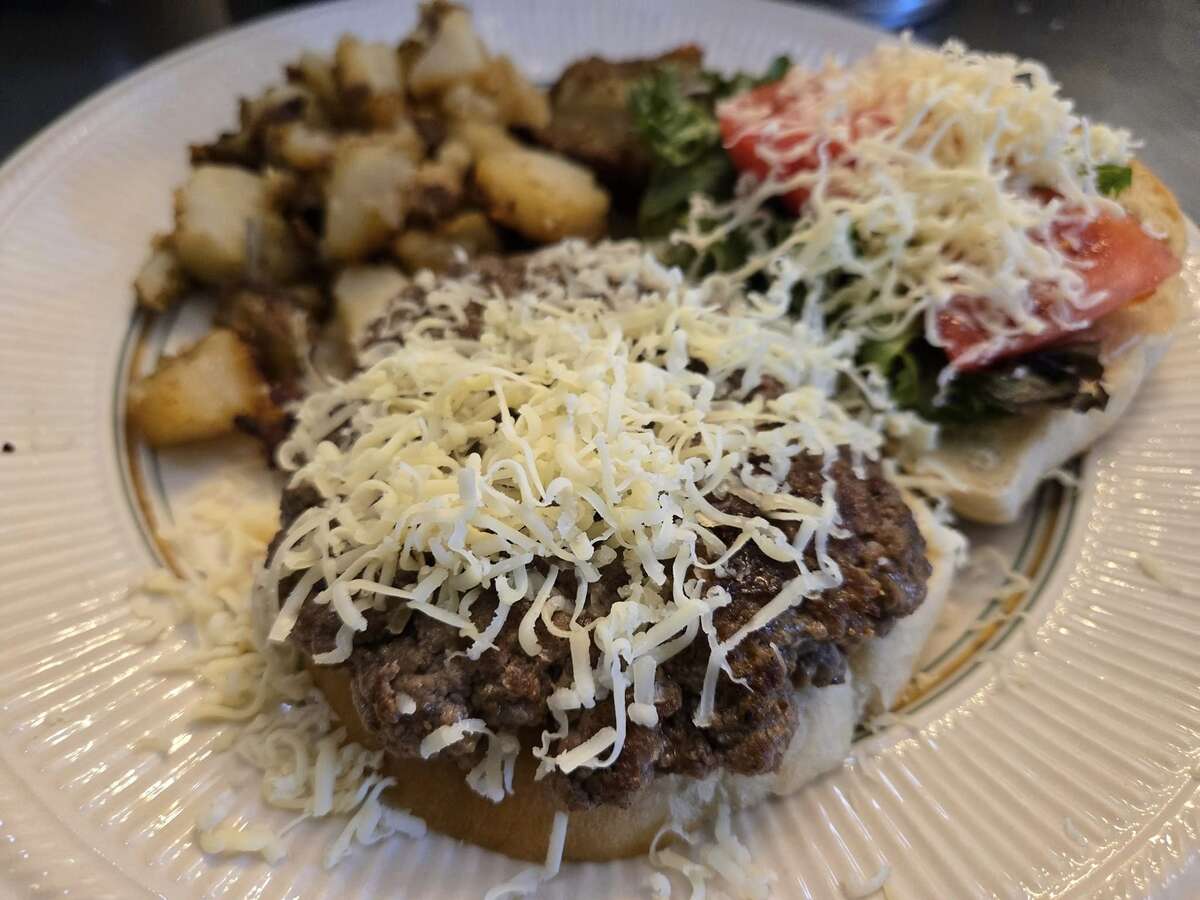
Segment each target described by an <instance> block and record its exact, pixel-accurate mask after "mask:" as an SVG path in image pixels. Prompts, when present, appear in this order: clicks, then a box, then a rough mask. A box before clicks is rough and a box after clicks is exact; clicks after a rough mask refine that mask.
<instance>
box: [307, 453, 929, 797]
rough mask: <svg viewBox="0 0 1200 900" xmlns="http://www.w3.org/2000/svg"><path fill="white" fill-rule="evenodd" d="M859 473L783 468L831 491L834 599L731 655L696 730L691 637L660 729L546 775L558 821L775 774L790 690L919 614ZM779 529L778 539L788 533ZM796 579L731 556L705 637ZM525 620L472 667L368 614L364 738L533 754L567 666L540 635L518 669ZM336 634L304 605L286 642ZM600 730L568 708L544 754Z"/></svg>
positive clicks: (906, 562) (919, 556) (906, 522)
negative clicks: (439, 732)
mask: <svg viewBox="0 0 1200 900" xmlns="http://www.w3.org/2000/svg"><path fill="white" fill-rule="evenodd" d="M859 471H860V473H861V477H860V476H859V475H856V474H855V467H854V466H853V465H852V464H851V462H850V461H849V458H848V456H847V454H846V453H842V454H841V455H839V457H838V458H837V459H836V460H834V461H833V463H832V464H831V466H830V467H829V470H828V472H824V471H823V466H822V458H820V457H815V456H808V455H802V456H799V457H797V458H796V459H795V460H794V461H793V464H792V468H791V471H790V473H789V476H788V488H789V490H790V492H791V493H793V494H794V495H796V496H799V497H805V498H808V499H811V500H815V501H819V500H820V496H821V488H822V486H823V484H824V482H825V479H826V477H831V478H833V479H834V481H835V482H836V486H837V487H836V498H837V504H838V509H839V512H840V515H841V521H842V525H843V527H844V528H845V529H846V530H847V531H848V532H849V534H850V536H849V537H845V538H834V539H831V540H830V542H829V554H830V556H831V557H832V558H833V559H834V560H835V561H836V562H837V564H838V565H839V566H840V568H841V571H842V576H843V581H842V584H841V586H840V587H838V588H836V589H834V590H831V591H827V592H825V593H824V594H823V595H821V596H819V597H817V598H814V599H809V600H805V601H804V602H803V603H802V604H800V605H799V606H797V607H795V608H793V609H790V610H788V611H786V612H784V613H783V614H781V615H779V616H778V617H776V618H775V619H774V620H772V621H771V622H770V623H769V624H768V625H766V626H765V627H764V628H761V629H759V630H758V631H756V632H753V633H751V634H750V635H748V636H747V637H745V638H744V639H743V640H742V641H741V643H740V644H738V646H737V647H736V648H735V649H734V651H733V652H732V653H731V654H730V656H729V664H730V667H731V669H732V671H733V673H734V675H735V676H736V677H737V678H739V679H744V681H745V686H742V685H739V684H735V683H734V682H732V681H731V680H730V679H729V678H727V677H725V676H722V677H721V679H720V681H719V685H718V688H717V693H716V709H715V713H714V716H713V720H712V723H711V725H710V726H709V727H707V728H699V727H697V726H696V725H695V724H694V723H693V722H692V716H693V713H694V711H695V709H696V704H697V701H698V699H699V696H700V692H701V688H702V686H703V681H704V673H705V669H706V666H707V662H708V642H707V641H706V640H704V639H703V638H702V637H701V638H700V639H698V640H696V641H695V642H694V643H693V644H692V645H691V646H690V647H689V648H687V649H686V650H685V651H684V652H682V653H680V654H679V655H678V656H676V657H674V658H673V659H671V660H668V661H667V662H666V663H664V664H663V665H662V666H660V667H659V669H658V676H657V697H656V706H657V709H658V714H659V725H658V726H657V727H655V728H644V727H641V726H636V725H633V724H632V723H631V724H630V726H629V730H628V736H627V738H626V742H625V745H624V749H623V750H622V752H621V754H620V756H619V757H618V758H617V760H616V762H615V764H614V765H613V766H611V767H610V768H607V769H598V770H591V771H588V770H576V771H575V772H573V773H572V774H571V775H569V776H566V775H562V774H560V773H556V774H555V775H554V776H552V779H553V784H554V786H555V787H556V789H557V790H558V792H559V793H560V796H561V798H562V800H563V803H564V805H565V806H566V807H567V808H571V809H580V808H586V807H589V806H592V805H595V804H600V803H616V804H624V803H627V802H628V801H629V799H630V798H631V797H632V796H633V795H634V794H635V793H636V792H637V791H638V790H639V789H641V788H642V787H645V786H646V785H647V784H649V783H650V782H651V781H652V780H653V779H654V778H655V777H656V776H658V775H659V774H668V773H681V774H685V775H689V776H694V777H699V776H703V775H705V774H706V773H708V772H710V771H712V770H713V769H715V768H717V767H720V768H723V769H725V770H727V771H731V772H737V773H740V774H746V775H755V774H762V773H766V772H771V771H773V770H775V769H776V768H777V767H778V766H779V764H780V761H781V760H782V757H783V753H784V751H785V749H786V748H787V746H788V743H789V742H790V740H791V737H792V734H793V732H794V731H795V728H796V721H797V716H796V713H797V710H796V708H795V696H794V694H795V689H796V688H798V687H802V686H805V685H808V684H813V685H817V686H823V685H829V684H837V683H839V682H841V681H842V680H844V678H845V673H846V654H847V653H848V652H849V651H850V650H851V649H852V648H854V647H855V646H857V645H859V644H861V643H862V642H864V641H866V640H869V639H871V638H873V637H876V636H881V635H884V634H887V632H888V631H889V630H890V629H891V627H892V624H893V623H894V621H895V620H896V619H898V618H900V617H902V616H906V615H908V614H909V613H911V612H913V610H915V609H916V608H917V607H918V606H919V605H920V603H921V602H922V600H924V598H925V583H926V580H927V579H928V577H929V573H930V566H929V563H928V561H927V560H926V558H925V543H924V540H923V539H922V538H921V534H920V532H919V531H918V529H917V526H916V523H915V522H914V520H913V517H912V513H911V512H910V510H909V509H908V507H907V506H906V505H905V503H904V501H903V499H902V498H901V496H900V494H899V492H898V491H897V489H896V488H895V487H894V486H893V485H892V484H891V483H890V482H889V481H887V480H886V479H885V478H884V477H883V474H882V472H881V471H880V468H879V466H878V464H876V463H872V462H865V463H864V464H863V465H862V466H861V468H860V469H859ZM316 499H317V498H316V496H315V495H314V493H313V492H312V491H311V490H309V489H305V488H300V489H295V490H292V491H289V492H288V493H287V494H286V495H285V498H284V504H283V520H284V526H285V528H286V525H287V524H288V522H290V521H291V520H292V519H293V518H294V517H295V516H296V515H298V514H299V512H300V511H301V510H303V509H304V508H305V507H307V506H310V505H312V504H313V503H314V502H315V501H316ZM712 499H713V502H714V503H715V504H716V505H717V506H719V507H721V508H723V509H725V510H726V511H728V512H732V513H737V514H741V515H754V514H757V513H758V511H757V510H755V509H753V508H752V507H750V506H749V505H748V504H746V503H745V502H744V501H741V500H738V499H736V498H733V497H724V498H712ZM781 527H782V528H784V530H785V531H786V530H788V528H790V527H794V525H787V524H781ZM732 537H733V533H732V530H731V529H730V530H729V533H726V534H723V535H722V538H723V539H726V540H731V539H732ZM813 564H814V565H815V561H813ZM602 574H603V577H602V579H601V581H600V582H598V583H597V584H594V585H592V587H591V588H590V591H589V602H588V609H587V610H586V611H585V613H584V620H585V621H586V620H588V619H590V618H592V617H596V616H602V615H604V614H606V613H607V610H608V608H609V606H610V605H611V604H612V603H613V602H614V601H615V600H617V599H618V596H617V590H618V588H620V587H621V586H622V585H623V584H624V583H625V579H626V575H625V572H624V570H623V568H622V567H621V566H620V565H619V564H617V565H613V566H610V567H608V569H607V570H606V571H604V572H603V573H602ZM795 575H796V569H795V567H794V566H791V565H788V564H784V563H780V562H776V561H774V560H771V559H769V558H768V557H766V556H765V555H764V554H763V553H762V552H761V551H760V550H758V548H757V547H754V546H753V545H750V546H748V547H746V548H744V549H742V550H741V551H740V552H738V553H737V554H736V555H735V556H734V557H733V558H732V559H731V560H730V562H729V564H728V566H727V567H726V568H725V570H724V571H723V572H722V573H721V574H720V575H719V576H713V577H712V578H711V580H712V582H713V583H716V584H720V585H721V586H723V587H725V588H726V589H727V590H728V591H729V593H730V596H731V597H732V602H731V603H729V604H728V605H726V606H724V607H722V608H721V609H719V610H718V611H717V612H716V613H715V615H714V617H713V621H714V624H715V626H716V629H717V631H718V633H719V635H720V637H721V638H722V639H725V638H728V637H729V636H730V635H732V634H733V633H734V632H735V631H736V630H737V629H738V628H740V627H741V626H742V625H744V624H745V623H746V622H747V621H749V619H750V618H751V617H752V616H753V615H754V613H755V612H756V611H757V610H758V609H760V608H761V607H762V606H763V605H764V604H766V603H767V602H769V601H770V600H771V599H772V598H774V597H775V595H776V594H778V592H779V591H780V590H781V589H782V588H783V586H784V585H785V584H786V583H787V582H788V581H789V580H790V579H792V578H793V577H794V576H795ZM558 584H559V586H560V587H561V588H562V589H563V590H564V591H565V592H566V593H567V595H568V596H570V595H571V592H572V590H573V585H572V584H571V581H570V579H569V578H568V579H566V581H565V583H564V581H563V577H562V576H561V575H560V577H559V582H558ZM287 587H288V585H285V586H284V589H283V590H284V591H285V592H286V589H287ZM494 609H495V599H494V598H488V597H486V596H485V597H483V598H481V599H480V600H479V601H477V602H476V604H475V606H474V607H473V608H472V610H471V615H472V618H473V619H474V620H475V622H476V624H477V626H478V627H479V628H480V629H482V628H483V627H484V626H485V625H486V624H487V623H488V622H489V621H490V620H491V617H492V612H493V610H494ZM526 609H527V603H519V604H517V605H516V606H515V607H514V608H513V610H512V612H511V613H510V614H509V616H508V619H507V622H506V625H505V627H504V628H503V629H502V630H501V632H500V634H499V636H498V638H497V639H496V642H495V643H496V647H495V648H494V649H490V650H488V651H486V652H485V653H484V654H483V655H482V657H481V658H480V659H479V660H478V661H474V662H472V661H471V660H469V659H467V658H466V657H465V656H464V655H461V654H457V653H456V651H461V650H464V649H465V648H466V646H467V642H466V641H464V640H463V639H462V638H460V637H459V636H458V634H457V632H456V630H454V629H452V628H450V627H448V626H446V625H443V624H441V623H439V622H437V621H435V620H432V619H430V618H428V617H426V616H424V615H420V614H414V615H413V616H412V617H411V619H410V621H409V622H408V624H407V626H406V627H405V628H404V629H403V631H402V632H401V633H400V634H395V633H393V632H392V631H391V630H389V628H388V626H387V622H386V616H385V615H384V614H382V613H371V614H368V616H367V619H368V628H367V629H366V631H364V632H361V633H359V634H358V635H357V636H356V639H355V650H354V653H353V655H352V656H351V658H350V660H349V661H348V662H347V663H346V665H347V666H349V668H350V671H351V675H352V684H353V694H354V700H355V703H356V705H357V708H358V711H359V714H360V715H361V717H362V719H363V721H364V723H365V724H366V726H367V728H368V729H369V730H370V731H371V732H372V733H374V734H375V735H377V736H378V738H379V739H380V740H381V741H382V742H383V744H384V746H385V747H386V748H387V750H388V751H389V752H390V753H394V754H397V755H399V756H405V757H413V756H416V755H417V748H418V745H419V744H420V741H421V739H422V738H423V737H425V736H426V735H428V734H429V733H430V732H431V731H433V730H434V729H435V728H438V727H439V726H442V725H447V724H450V723H453V722H456V721H458V720H459V719H462V718H479V719H483V721H484V722H486V723H487V725H488V726H489V727H490V728H492V729H493V730H497V731H508V732H514V731H515V732H520V733H521V734H522V735H523V736H527V737H528V739H529V740H530V741H534V742H536V741H537V740H538V739H539V737H540V735H541V732H542V730H543V729H546V730H550V731H553V730H554V727H555V726H554V722H553V719H552V718H551V717H550V715H549V712H548V710H547V708H546V699H547V698H548V697H549V696H550V694H551V693H552V692H553V691H554V690H555V689H556V688H557V687H566V686H569V685H570V683H571V664H570V653H569V649H568V647H567V643H566V641H563V640H559V639H556V638H553V637H551V636H550V635H549V634H547V633H546V631H545V630H544V629H543V628H542V626H541V625H540V624H539V626H538V638H539V641H540V643H541V647H542V652H541V654H540V655H538V656H536V657H530V656H527V655H526V654H525V653H524V651H523V650H522V649H521V647H520V645H519V644H518V641H517V626H518V624H519V623H520V621H521V619H522V617H523V615H524V612H525V610H526ZM561 624H563V625H565V624H566V623H565V621H564V622H563V623H561ZM338 625H339V620H338V619H337V616H336V614H335V613H334V612H333V611H332V610H331V609H330V608H329V607H327V606H319V605H316V604H311V603H306V604H305V605H304V606H303V607H302V609H301V613H300V617H299V620H298V622H297V623H296V627H295V629H294V630H293V632H292V635H291V640H292V641H293V642H294V643H295V644H296V645H297V646H299V647H300V648H301V650H302V651H303V652H304V653H306V654H307V655H309V656H310V657H311V656H312V655H313V654H316V653H320V652H324V651H327V650H329V649H331V648H332V647H333V639H334V635H335V634H336V632H337V629H338ZM595 661H596V660H595V659H594V660H593V662H595ZM405 698H412V700H413V701H414V702H415V705H416V710H415V711H414V712H413V713H411V714H408V715H405V714H401V712H400V708H401V700H402V699H405ZM612 722H613V709H612V702H611V700H608V701H605V702H603V703H600V704H598V705H597V706H596V707H595V708H593V709H590V710H583V711H581V712H580V713H579V714H577V715H576V716H575V718H574V719H573V720H572V722H571V730H570V735H569V737H568V738H567V739H566V741H564V742H563V743H562V744H560V745H558V746H556V747H555V748H554V749H555V751H556V752H558V751H561V750H562V749H566V747H568V746H574V745H577V744H579V743H581V742H582V741H584V740H586V739H587V738H588V737H590V736H591V735H593V734H595V732H596V731H597V730H599V729H600V728H602V727H604V726H606V725H611V724H612ZM443 752H444V753H446V754H449V755H453V756H456V757H458V758H459V759H460V760H461V761H462V762H463V764H464V765H470V764H473V762H474V761H475V760H476V759H477V758H478V756H479V753H480V752H481V747H480V746H479V742H478V739H477V738H475V737H471V736H468V737H467V738H466V739H464V740H462V741H460V742H458V743H456V744H453V745H451V746H450V747H448V748H446V750H444V751H443Z"/></svg>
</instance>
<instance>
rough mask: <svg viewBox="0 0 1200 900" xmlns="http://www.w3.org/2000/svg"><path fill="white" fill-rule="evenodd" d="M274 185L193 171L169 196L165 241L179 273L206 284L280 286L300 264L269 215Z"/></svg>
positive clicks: (230, 170)
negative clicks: (170, 225) (170, 230)
mask: <svg viewBox="0 0 1200 900" xmlns="http://www.w3.org/2000/svg"><path fill="white" fill-rule="evenodd" d="M277 189H278V184H276V181H275V180H273V179H271V178H268V177H266V176H262V175H257V174H255V173H253V172H247V171H246V170H245V169H239V168H237V167H235V166H210V165H205V166H198V167H196V168H195V169H194V170H193V171H192V176H191V177H190V178H189V179H188V180H187V182H186V183H185V184H184V185H183V187H181V188H180V189H179V190H178V191H176V192H175V232H174V234H173V235H172V237H171V242H172V245H173V246H174V248H175V255H176V256H177V257H178V259H179V263H180V265H181V266H182V267H183V269H184V270H185V271H186V272H187V273H188V274H189V275H191V276H192V277H193V278H195V279H197V280H198V281H203V282H205V283H207V284H230V283H232V282H236V281H239V280H242V279H243V278H246V277H248V276H252V277H254V278H258V279H262V280H264V281H269V282H285V281H288V280H290V279H292V278H294V277H295V276H296V275H297V274H299V272H300V271H301V270H302V269H303V266H304V260H303V258H302V257H301V255H300V251H299V249H298V248H297V247H296V244H295V241H294V240H293V238H292V236H291V232H290V231H289V230H288V227H287V224H286V223H285V222H284V220H283V217H282V216H280V215H279V213H278V212H277V211H276V209H275V197H276V192H277Z"/></svg>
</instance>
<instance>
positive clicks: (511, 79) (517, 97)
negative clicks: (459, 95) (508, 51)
mask: <svg viewBox="0 0 1200 900" xmlns="http://www.w3.org/2000/svg"><path fill="white" fill-rule="evenodd" d="M473 81H474V84H475V86H476V87H477V88H478V89H479V90H481V91H483V92H484V93H485V94H487V95H488V96H490V97H492V98H493V99H494V100H495V102H496V106H497V107H498V111H499V114H500V119H501V120H502V121H503V122H504V123H505V124H507V125H516V126H519V127H521V128H528V129H529V130H530V131H541V130H542V129H543V128H545V127H546V126H547V125H549V124H550V101H549V100H548V99H547V97H546V94H545V92H544V91H541V90H539V89H538V88H537V87H535V86H534V85H533V84H532V83H530V81H529V80H528V79H527V78H526V77H525V76H524V75H522V74H521V73H520V71H518V70H517V67H516V66H515V65H513V61H512V60H511V59H509V58H508V57H507V56H495V57H492V59H490V60H489V61H488V64H487V66H486V67H485V68H483V69H481V70H480V71H479V72H477V73H476V74H475V77H474V79H473Z"/></svg>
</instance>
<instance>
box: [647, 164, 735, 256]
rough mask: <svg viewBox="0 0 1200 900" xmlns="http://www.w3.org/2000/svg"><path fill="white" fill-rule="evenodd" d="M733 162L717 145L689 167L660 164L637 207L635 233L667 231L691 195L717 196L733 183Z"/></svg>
mask: <svg viewBox="0 0 1200 900" xmlns="http://www.w3.org/2000/svg"><path fill="white" fill-rule="evenodd" d="M733 178H734V172H733V165H732V164H731V163H730V162H729V157H728V156H727V155H726V154H725V151H724V150H723V149H721V148H720V147H714V148H712V149H711V150H709V152H707V153H705V154H704V155H703V156H702V157H700V159H698V160H696V161H695V162H694V163H692V164H691V165H690V166H682V167H674V166H659V167H656V168H655V169H654V171H653V172H652V173H651V175H650V183H649V184H648V185H647V186H646V192H645V193H644V194H643V195H642V202H641V205H640V206H639V207H638V233H639V234H640V235H641V236H642V237H662V236H664V235H666V234H668V233H669V232H670V231H671V229H672V228H674V227H675V226H676V225H677V224H678V222H679V218H680V215H681V214H682V213H683V212H684V211H686V210H687V206H688V198H689V197H691V196H692V194H708V195H710V196H719V195H721V194H723V193H725V192H726V191H727V190H728V188H729V187H730V186H731V185H732V183H733Z"/></svg>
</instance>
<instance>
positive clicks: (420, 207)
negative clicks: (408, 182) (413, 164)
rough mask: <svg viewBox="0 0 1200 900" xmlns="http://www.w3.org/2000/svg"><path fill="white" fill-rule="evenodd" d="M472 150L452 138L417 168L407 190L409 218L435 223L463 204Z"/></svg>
mask: <svg viewBox="0 0 1200 900" xmlns="http://www.w3.org/2000/svg"><path fill="white" fill-rule="evenodd" d="M470 168H471V149H470V148H469V147H468V146H467V145H466V144H465V143H463V142H462V141H459V140H457V139H454V138H451V139H449V140H446V141H444V142H443V143H442V145H441V146H440V147H439V148H438V151H437V156H435V157H434V158H433V159H430V160H426V161H425V162H423V163H421V165H420V166H418V167H417V171H416V174H415V175H414V176H413V181H412V186H411V188H410V189H409V192H408V198H409V220H410V221H412V220H424V221H425V222H434V221H438V220H440V219H444V218H446V217H447V216H448V215H450V214H451V213H452V212H454V210H456V209H458V207H459V206H460V205H461V204H462V201H463V195H464V191H465V187H466V185H465V182H466V177H467V171H468V170H469V169H470Z"/></svg>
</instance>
